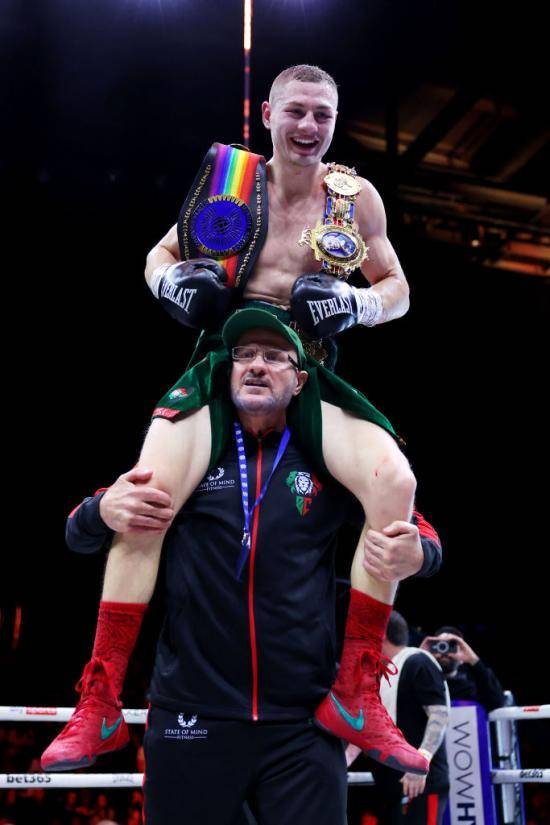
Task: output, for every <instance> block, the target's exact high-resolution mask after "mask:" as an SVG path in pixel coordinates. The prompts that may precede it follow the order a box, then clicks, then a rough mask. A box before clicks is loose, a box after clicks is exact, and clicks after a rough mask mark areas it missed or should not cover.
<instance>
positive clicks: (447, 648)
mask: <svg viewBox="0 0 550 825" xmlns="http://www.w3.org/2000/svg"><path fill="white" fill-rule="evenodd" d="M457 648H458V645H457V642H456V639H451V640H450V641H447V640H446V639H438V640H437V641H436V642H430V653H439V655H440V656H446V655H447V653H456V651H457Z"/></svg>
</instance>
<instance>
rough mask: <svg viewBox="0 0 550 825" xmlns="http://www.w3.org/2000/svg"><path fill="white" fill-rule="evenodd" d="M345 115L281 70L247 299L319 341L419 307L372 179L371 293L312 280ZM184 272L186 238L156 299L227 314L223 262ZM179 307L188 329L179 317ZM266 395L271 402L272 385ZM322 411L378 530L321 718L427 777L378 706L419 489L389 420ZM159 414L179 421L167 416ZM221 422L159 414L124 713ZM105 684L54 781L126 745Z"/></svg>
mask: <svg viewBox="0 0 550 825" xmlns="http://www.w3.org/2000/svg"><path fill="white" fill-rule="evenodd" d="M337 104H338V93H337V89H336V85H335V83H334V81H333V79H332V78H331V77H330V76H329V75H327V74H326V73H325V72H323V71H322V70H320V69H317V68H316V67H309V66H301V67H293V68H291V69H287V70H285V71H284V72H282V73H281V74H280V75H279V76H278V77H277V78H276V79H275V81H274V83H273V85H272V88H271V92H270V97H269V102H267V101H266V102H264V103H263V104H262V120H263V123H264V126H265V127H266V128H267V129H268V130H270V131H271V137H272V142H273V157H272V159H271V160H270V161H269V163H268V164H267V170H268V201H269V229H268V234H267V239H266V241H265V244H264V246H263V249H262V251H261V254H260V257H259V259H258V261H257V263H256V266H255V268H254V271H253V272H252V274H251V276H250V278H249V280H248V282H247V286H246V289H245V292H244V299H245V301H261V302H266V303H267V304H270V305H273V306H275V307H279V308H281V309H282V310H284V309H285V308H288V306H289V304H290V303H292V310H293V313H294V316H295V317H296V318H298V319H299V322H300V325H301V326H302V328H304V329H305V330H306V332H309V333H310V334H311V335H312V337H315V338H325V337H329V336H332V335H335V334H337V333H338V332H340V331H341V330H343V329H346V328H348V327H350V326H353V325H355V324H357V323H362V324H364V325H366V326H373V325H375V324H378V323H382V322H386V321H389V320H392V319H394V318H398V317H400V316H401V315H403V314H404V313H405V312H406V311H407V309H408V305H409V301H408V293H409V290H408V285H407V282H406V279H405V276H404V274H403V270H402V268H401V266H400V264H399V261H398V259H397V256H396V254H395V251H394V249H393V247H392V245H391V243H390V242H389V240H388V238H387V235H386V217H385V212H384V207H383V204H382V200H381V198H380V196H379V195H378V193H377V191H376V190H375V188H374V187H373V186H372V184H370V183H369V182H368V181H366V180H364V179H360V182H361V185H362V189H361V192H360V193H359V195H358V196H357V202H356V214H355V220H356V222H357V224H358V228H359V232H360V234H361V236H362V237H363V238H365V239H367V243H368V246H369V260H368V261H365V262H364V263H363V264H362V266H361V270H362V272H363V274H364V275H365V277H366V278H367V280H368V281H369V283H370V284H371V287H370V288H365V289H356V288H354V287H352V286H349V285H348V284H346V283H345V282H342V281H338V280H336V279H335V278H333V277H332V276H324V275H311V276H309V275H306V276H303V277H302V278H299V276H300V275H301V274H302V273H304V272H305V273H308V272H315V271H316V270H318V268H319V265H318V263H317V262H316V261H315V259H314V256H313V254H312V251H311V249H309V248H308V247H306V246H303V245H302V246H300V245H299V243H298V242H299V240H300V236H301V232H302V229H303V227H304V224H305V225H309V226H310V227H312V226H315V224H316V223H317V222H318V220H319V219H320V217H321V216H322V214H323V209H324V206H325V196H326V192H325V190H324V187H323V180H324V178H325V176H326V175H327V171H328V170H327V166H326V165H325V164H324V163H323V162H322V158H323V156H324V155H325V153H326V151H327V150H328V148H329V146H330V143H331V140H332V136H333V133H334V127H335V121H336V115H337ZM179 260H180V251H179V246H178V239H177V231H176V227H173V228H172V229H171V230H170V231H169V232H168V233H167V235H166V236H165V237H164V238H163V239H162V240H161V241H160V242H159V243H158V244H157V245H156V246H155V247H154V248H153V249H152V250H151V252H150V253H149V255H148V257H147V266H146V271H145V277H146V279H147V282H148V283H149V285H150V286H151V288H152V290H153V292H154V293H155V294H156V295H157V297H158V296H159V295H160V296H161V298H163V301H162V302H163V303H164V304H165V305H166V303H167V302H168V303H169V298H168V299H167V297H166V296H170V294H171V289H170V288H168V289H167V288H166V287H167V286H168V287H170V285H171V284H172V285H176V288H179V287H180V286H181V285H182V283H184V282H186V283H191V282H187V281H185V279H187V278H189V277H191V278H194V280H193V288H196V289H197V292H198V294H199V295H200V291H201V289H202V284H201V283H200V279H201V278H203V279H204V282H205V295H207V296H208V297H207V298H205V301H206V303H207V305H209V306H210V307H211V309H212V311H214V310H215V309H216V307H217V302H218V299H219V301H220V304H223V302H224V297H223V295H224V293H223V290H224V289H225V287H224V284H223V271H220V270H221V267H220V266H219V265H218V264H215V263H214V262H212V261H210V262H206V263H205V264H203V265H201V264H194V263H193V262H191V261H188V262H184V263H181V264H178V261H179ZM197 279H198V280H197ZM297 281H298V283H296V282H297ZM209 290H210V291H209ZM172 293H173V290H172ZM334 295H338V296H340V297H342V296H343V297H344V298H345V301H344V303H343V304H342V306H343V305H345V306H347V307H348V311H339V312H338V313H337V314H333V315H329V316H328V317H324V318H319V317H315V316H313V317H309V313H308V307H309V304H308V300H319V299H322V298H330V297H332V296H334ZM219 296H221V297H219ZM204 305H205V304H204V302H203V306H204ZM167 308H168V309H169V311H171V314H174V315H176V317H178V308H177V307H174V306H172V307H167ZM180 320H182V321H184V322H185V319H183V318H182V319H180ZM210 361H211V362H212V358H211V359H210ZM186 375H187V373H186ZM310 376H311V373H310ZM311 383H313V382H311V381H310V382H308V384H311ZM342 383H343V382H342ZM258 392H262V389H261V385H260V386H259V387H258ZM160 403H161V404H162V402H160ZM367 403H368V402H367ZM320 404H321V411H322V462H323V463H324V466H325V467H326V469H327V470H328V471H329V472H330V474H331V475H332V476H334V478H335V479H337V480H338V481H339V482H341V483H342V484H343V485H344V486H345V487H347V488H348V489H349V490H351V491H352V493H353V494H354V495H355V496H356V497H357V498H358V499H359V501H360V502H361V504H362V506H363V509H364V511H365V519H366V521H365V527H364V529H363V532H362V534H361V538H360V541H359V544H358V547H357V550H356V553H355V556H354V560H353V564H352V571H351V581H352V594H351V603H350V608H349V613H348V620H347V626H346V639H345V644H344V649H343V653H342V657H341V665H340V670H339V674H338V678H337V681H336V683H335V684H334V686H333V689H332V691H331V692H330V693H329V695H328V696H327V698H326V699H325V701H324V702H323V703H322V704H321V706H320V708H319V709H318V711H317V714H316V721H317V723H318V724H319V725H320V726H322V727H323V728H325V729H326V730H329V731H330V732H332V733H334V734H335V735H337V736H340V737H342V738H343V739H345V740H347V741H350V742H353V743H354V744H356V745H357V746H358V747H361V748H362V749H363V750H366V751H368V752H369V753H370V755H372V756H374V758H378V759H379V760H380V761H381V762H383V763H385V764H387V765H391V766H394V767H396V768H398V769H401V770H406V771H416V772H422V771H426V770H427V766H428V763H427V761H426V759H425V758H424V756H422V755H421V754H419V752H418V751H417V750H416V749H414V748H412V747H410V746H409V745H408V744H407V743H406V742H405V740H404V739H403V738H402V736H401V735H400V734H399V732H398V731H397V729H396V728H395V727H394V726H393V723H392V722H391V720H390V719H389V717H388V716H387V714H386V713H385V711H384V709H383V707H382V705H381V703H380V701H379V695H378V685H379V680H380V671H381V669H382V670H383V669H384V666H383V665H381V662H380V658H381V644H382V639H383V635H384V630H385V626H386V622H387V619H388V617H389V614H390V612H391V608H392V604H393V600H394V597H395V592H396V589H397V581H396V580H394V579H390V578H389V577H387V576H383V575H381V574H380V559H381V557H382V555H383V553H384V551H385V547H384V542H383V539H381V538H380V536H381V535H382V536H383V535H384V534H386V535H388V536H392V534H394V533H395V531H396V528H395V525H394V522H404V521H405V522H407V521H409V520H410V518H411V515H412V506H413V499H414V493H415V487H416V481H415V478H414V475H413V473H412V471H411V469H410V467H409V464H408V462H407V460H406V458H405V457H404V455H403V454H402V453H401V451H400V450H399V448H398V446H397V444H396V441H395V440H394V438H393V437H392V435H391V434H390V433H391V432H393V431H392V429H391V425H389V422H386V424H384V421H386V420H385V419H384V417H383V416H381V415H380V414H379V413H377V412H376V411H375V412H376V416H373V419H374V420H364V419H362V418H360V417H358V416H357V415H353V414H351V413H350V412H347V411H345V409H342V408H340V407H338V406H336V405H335V404H332V403H329V402H327V401H325V400H322V399H321V401H320ZM159 409H160V410H161V411H162V410H164V411H166V407H165V406H161V407H160V408H159ZM167 418H168V420H167ZM375 421H376V423H375ZM212 422H214V423H215V419H214V418H213V416H212V412H211V410H209V407H208V406H207V405H206V404H205V405H204V406H201V407H199V408H196V409H194V410H192V411H190V412H189V413H188V414H187V415H185V416H177V417H173V416H165V417H163V413H162V412H160V413H159V417H156V418H154V420H153V422H152V424H151V427H150V429H149V431H148V433H147V436H146V438H145V442H144V445H143V449H142V452H141V455H140V459H139V462H138V469H139V468H146V469H150V470H152V472H153V475H152V479H151V481H150V486H151V487H152V488H154V489H156V490H162V491H165V493H166V494H167V495H168V496H169V500H170V505H171V506H170V507H169V508H166V506H165V507H164V508H163V509H162V510H161V511H159V510H157V509H155V500H154V499H152V500H151V501H152V503H151V504H150V505H148V506H147V507H146V509H145V510H144V509H142V510H141V512H140V518H139V522H138V523H137V524H136V529H134V530H131V531H127V532H123V533H119V534H117V535H116V536H115V539H114V541H113V544H112V547H111V550H110V553H109V557H108V561H107V566H106V571H105V581H104V587H103V594H102V603H101V605H100V613H99V620H98V629H97V634H96V640H95V643H94V651H93V661H94V662H97V661H98V660H99V661H100V662H101V663H102V668H101V672H102V674H103V675H102V676H101V680H102V681H103V687H104V686H105V683H108V687H109V690H110V691H111V693H112V701H113V703H114V704H117V703H119V694H120V691H121V689H122V684H123V680H124V676H125V671H126V665H127V661H128V658H129V655H130V653H131V651H132V649H133V646H134V643H135V639H136V637H137V634H138V631H139V627H140V623H141V618H142V615H143V612H144V610H145V607H146V605H147V603H148V601H149V599H150V598H151V595H152V592H153V589H154V586H155V582H156V576H157V571H158V565H159V559H160V553H161V548H162V542H163V538H164V535H165V532H166V529H167V527H168V526H169V521H170V520H171V518H172V517H173V515H174V514H175V513H177V512H178V510H179V509H180V508H181V507H182V505H183V504H184V502H185V501H186V500H187V498H188V497H189V496H190V494H191V493H192V491H193V490H194V489H195V488H196V487H197V485H198V484H199V482H200V481H201V480H202V479H203V478H204V475H205V473H206V471H207V469H208V468H209V467H210V466H211V459H212V455H211V452H212V444H213V429H212ZM380 422H382V424H381V425H379V424H380ZM159 503H160V502H159ZM164 504H166V500H164ZM159 512H162V514H163V515H162V518H163V519H165V520H164V521H162V522H161V521H159V519H157V518H156V515H158V513H159ZM372 531H374V532H372ZM420 565H421V560H420V559H419V567H420ZM99 678H100V677H99V676H98V668H97V666H96V667H95V668H94V679H93V680H90V678H88V674H87V671H86V670H85V674H84V692H83V693H82V696H81V700H80V705H82V703H85V705H86V711H87V712H86V713H84V714H83V713H80V714H79V721H78V725H77V726H75V729H74V730H73V729H72V727H71V722H69V723H68V725H67V727H66V728H65V729H64V731H63V732H62V734H61V735H60V737H58V739H56V740H55V741H54V743H52V745H51V746H50V748H48V750H47V751H46V753H45V754H44V756H43V761H42V764H43V766H44V768H45V769H49V770H64V769H70V767H71V765H74V764H77V763H78V761H79V754H80V756H82V754H88V755H90V756H92V757H95V755H97V754H98V753H102V752H104V751H106V750H112V749H114V748H116V747H121V746H122V745H123V744H124V741H123V739H124V736H123V726H124V723H121V725H120V727H119V729H118V731H119V732H118V733H116V732H115V734H114V736H113V738H112V739H111V738H110V734H109V735H104V734H105V730H104V729H103V730H102V727H103V728H104V726H102V719H101V713H100V711H98V706H97V703H95V702H94V696H93V692H94V684H93V683H94V682H97V680H98V679H99ZM91 682H92V683H91ZM80 705H79V707H80ZM107 733H109V732H108V731H107Z"/></svg>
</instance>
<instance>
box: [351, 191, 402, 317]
mask: <svg viewBox="0 0 550 825" xmlns="http://www.w3.org/2000/svg"><path fill="white" fill-rule="evenodd" d="M360 180H361V184H362V186H363V188H362V190H361V192H360V193H359V195H358V196H357V204H356V213H355V215H356V221H357V224H358V226H359V232H360V234H361V236H362V237H363V238H364V239H365V243H366V244H367V246H368V247H369V253H368V255H369V259H368V261H363V263H362V265H361V272H362V273H363V275H364V276H365V278H366V279H367V281H368V282H369V284H371V290H372V291H373V293H375V294H376V296H377V298H379V299H380V304H381V307H380V313H379V318H378V320H377V323H379V324H381V323H384V322H385V321H391V320H393V319H394V318H400V317H401V316H402V315H405V313H406V312H407V310H408V309H409V285H408V283H407V279H406V277H405V273H404V272H403V269H402V267H401V264H400V263H399V258H398V257H397V254H396V252H395V249H394V248H393V246H392V245H391V242H390V240H389V238H388V235H387V221H386V210H385V209H384V204H383V202H382V198H381V197H380V195H379V194H378V192H377V190H376V189H375V187H374V186H373V185H372V183H370V182H369V181H368V180H365V179H364V178H361V179H360Z"/></svg>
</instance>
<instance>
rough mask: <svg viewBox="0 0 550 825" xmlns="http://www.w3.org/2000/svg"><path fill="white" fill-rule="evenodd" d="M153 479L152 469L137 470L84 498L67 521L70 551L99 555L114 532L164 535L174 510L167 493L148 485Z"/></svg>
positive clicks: (109, 541)
mask: <svg viewBox="0 0 550 825" xmlns="http://www.w3.org/2000/svg"><path fill="white" fill-rule="evenodd" d="M151 476H152V472H151V471H150V470H143V469H141V470H138V469H136V468H134V469H133V470H130V471H129V472H128V473H123V474H122V475H121V476H119V477H118V478H117V480H116V481H115V483H114V484H113V485H112V486H111V487H109V488H105V487H104V488H102V489H101V490H98V491H97V493H96V494H95V495H94V496H92V497H89V498H85V499H84V501H83V502H82V503H81V504H79V505H78V507H75V509H74V510H73V511H72V512H71V514H70V515H69V518H68V519H67V524H66V528H65V539H66V542H67V545H68V546H69V548H70V549H71V550H73V551H74V552H75V553H97V552H98V551H99V550H102V549H105V548H106V547H108V546H109V545H110V543H111V539H112V537H113V535H114V533H115V532H117V533H139V532H164V531H165V530H166V529H167V528H168V527H169V526H170V523H171V522H172V519H173V517H174V511H173V509H172V506H171V500H170V496H169V495H168V494H167V493H165V492H163V491H162V490H157V489H156V488H154V487H148V486H147V484H146V482H147V481H149V480H150V478H151Z"/></svg>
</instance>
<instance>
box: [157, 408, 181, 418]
mask: <svg viewBox="0 0 550 825" xmlns="http://www.w3.org/2000/svg"><path fill="white" fill-rule="evenodd" d="M179 414H180V411H179V410H171V409H170V407H156V408H155V409H154V410H153V415H152V416H151V418H174V417H175V416H176V415H179Z"/></svg>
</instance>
